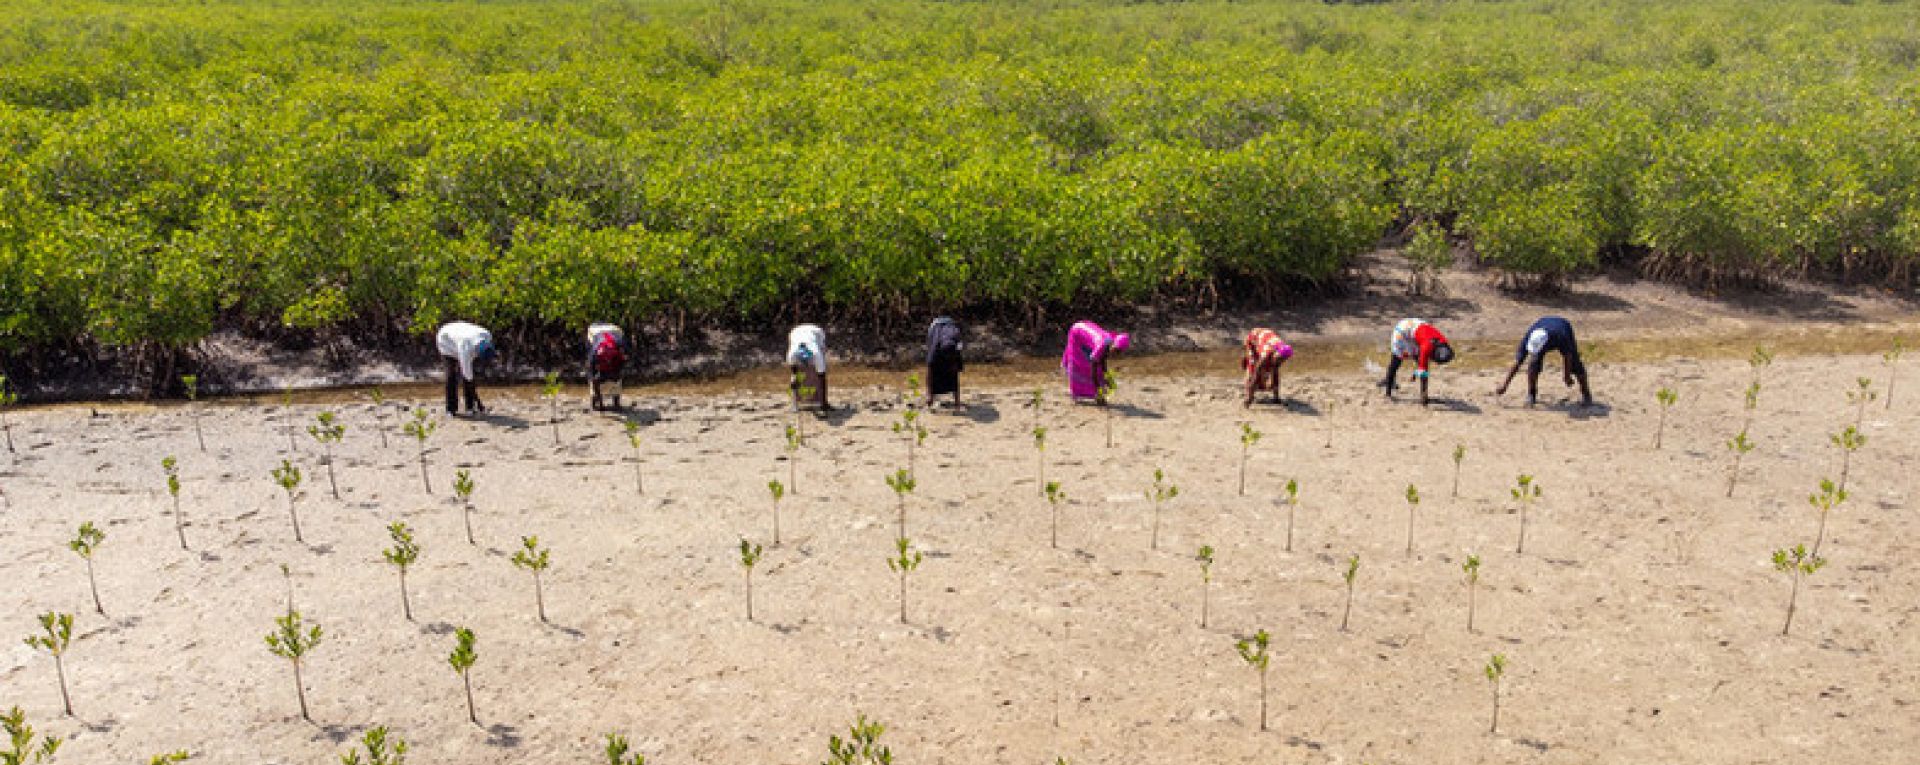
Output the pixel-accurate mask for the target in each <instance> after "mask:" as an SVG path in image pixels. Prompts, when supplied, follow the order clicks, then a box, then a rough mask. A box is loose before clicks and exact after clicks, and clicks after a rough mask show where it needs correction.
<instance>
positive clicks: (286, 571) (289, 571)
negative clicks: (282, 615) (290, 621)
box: [280, 563, 293, 613]
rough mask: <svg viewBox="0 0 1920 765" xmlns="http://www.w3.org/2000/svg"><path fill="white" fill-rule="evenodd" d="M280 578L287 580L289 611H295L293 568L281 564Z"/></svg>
mask: <svg viewBox="0 0 1920 765" xmlns="http://www.w3.org/2000/svg"><path fill="white" fill-rule="evenodd" d="M280 578H281V579H285V580H286V582H287V613H293V568H292V567H291V566H288V565H287V564H285V563H282V564H280Z"/></svg>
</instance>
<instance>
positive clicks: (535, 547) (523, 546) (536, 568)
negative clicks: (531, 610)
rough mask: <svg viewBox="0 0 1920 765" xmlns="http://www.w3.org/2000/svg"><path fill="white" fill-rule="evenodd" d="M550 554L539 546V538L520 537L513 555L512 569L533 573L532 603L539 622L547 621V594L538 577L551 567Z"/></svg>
mask: <svg viewBox="0 0 1920 765" xmlns="http://www.w3.org/2000/svg"><path fill="white" fill-rule="evenodd" d="M549 552H552V551H551V550H548V549H546V548H543V547H541V546H540V538H539V537H521V538H520V549H519V550H515V551H514V553H513V567H514V568H518V569H524V570H526V571H530V572H532V573H533V602H534V604H535V606H537V607H538V608H539V609H540V610H539V613H540V621H542V622H545V621H546V620H547V594H546V590H545V589H543V588H542V585H541V581H540V577H541V575H542V574H543V573H545V572H546V570H547V567H548V566H550V565H552V563H553V562H552V560H551V559H550V558H549V557H548V553H549Z"/></svg>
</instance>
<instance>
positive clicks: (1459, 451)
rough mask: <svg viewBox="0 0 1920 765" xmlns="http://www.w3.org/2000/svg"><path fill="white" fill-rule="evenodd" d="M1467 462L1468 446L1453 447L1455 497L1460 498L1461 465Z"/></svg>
mask: <svg viewBox="0 0 1920 765" xmlns="http://www.w3.org/2000/svg"><path fill="white" fill-rule="evenodd" d="M1466 461H1467V445H1466V444H1454V445H1453V495H1452V496H1455V497H1458V496H1460V463H1462V462H1466Z"/></svg>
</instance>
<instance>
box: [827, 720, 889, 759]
mask: <svg viewBox="0 0 1920 765" xmlns="http://www.w3.org/2000/svg"><path fill="white" fill-rule="evenodd" d="M886 730H887V726H885V725H881V724H880V723H879V722H869V721H867V716H866V715H860V717H859V719H858V720H856V721H855V722H854V723H853V727H852V728H851V729H849V730H848V731H847V738H846V739H845V740H842V739H841V738H840V737H839V736H832V737H829V738H828V739H827V761H826V762H825V763H822V765H893V750H891V749H888V748H887V747H884V746H881V745H880V734H882V733H885V732H886Z"/></svg>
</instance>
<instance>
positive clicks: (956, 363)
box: [927, 316, 966, 409]
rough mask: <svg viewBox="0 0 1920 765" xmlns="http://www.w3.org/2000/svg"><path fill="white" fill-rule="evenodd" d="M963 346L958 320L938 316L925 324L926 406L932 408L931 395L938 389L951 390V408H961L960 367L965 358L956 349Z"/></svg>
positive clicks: (963, 367)
mask: <svg viewBox="0 0 1920 765" xmlns="http://www.w3.org/2000/svg"><path fill="white" fill-rule="evenodd" d="M964 347H965V343H963V342H962V341H961V339H960V323H959V322H956V321H954V320H953V319H951V318H948V317H945V316H942V317H940V318H937V319H934V320H933V324H932V325H931V326H928V327H927V408H928V409H932V408H933V397H934V396H938V395H940V394H942V393H951V394H953V406H954V408H955V409H958V408H961V406H962V405H961V403H960V371H961V370H962V369H965V368H966V360H965V359H964V358H962V357H961V355H960V352H961V350H962V349H963V348H964Z"/></svg>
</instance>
